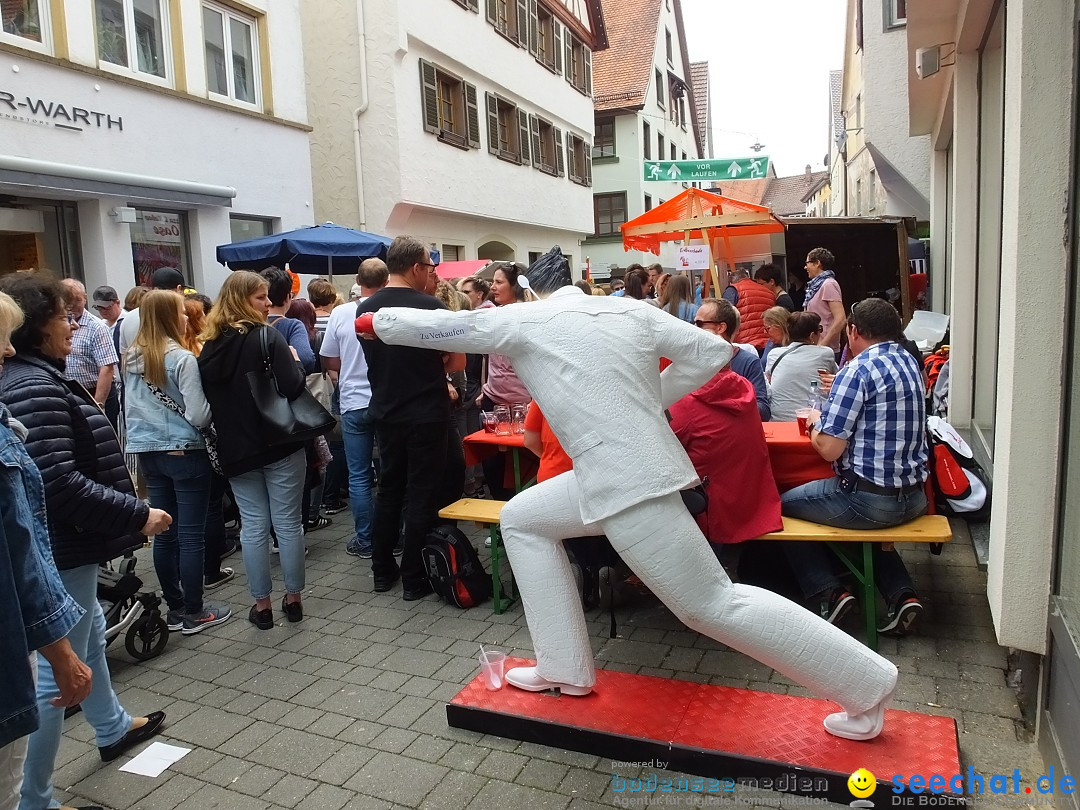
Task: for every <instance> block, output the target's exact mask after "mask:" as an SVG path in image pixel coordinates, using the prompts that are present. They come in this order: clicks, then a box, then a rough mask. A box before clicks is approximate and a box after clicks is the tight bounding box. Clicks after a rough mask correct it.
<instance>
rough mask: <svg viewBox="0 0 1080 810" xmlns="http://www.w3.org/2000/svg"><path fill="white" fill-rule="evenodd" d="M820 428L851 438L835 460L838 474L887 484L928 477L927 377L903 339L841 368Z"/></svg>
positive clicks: (910, 482) (873, 349) (870, 350)
mask: <svg viewBox="0 0 1080 810" xmlns="http://www.w3.org/2000/svg"><path fill="white" fill-rule="evenodd" d="M819 428H820V430H821V432H822V433H824V434H825V435H826V436H834V437H836V438H838V439H845V440H846V441H847V447H846V448H844V452H843V453H842V454H841V456H840V458H838V459H837V460H836V461H835V462H834V463H833V469H834V470H835V471H836V473H837V475H844V474H845V473H848V474H854V475H856V476H858V477H859V478H862V479H864V480H866V481H870V482H871V483H874V484H877V485H878V486H884V487H906V486H911V485H913V484H920V483H922V482H923V481H925V480H926V476H927V469H926V462H927V455H928V454H927V445H926V403H925V400H924V399H923V382H922V375H921V373H920V371H919V365H918V363H917V362H916V361H915V358H914V357H912V356H911V354H910V353H909V352H908V351H907V350H906V349H904V347H903V346H901V345H900V344H899V343H896V342H893V341H886V342H884V343H875V344H874V345H872V346H870V347H869V348H867V349H866V350H865V351H863V352H861V353H859V355H857V356H856V357H855V358H854V359H853V360H852V361H851V362H850V363H848V364H847V365H846V366H844V367H843V368H842V369H841V370H840V372H839V373H838V374H837V375H836V379H835V380H834V381H833V386H832V392H831V394H830V395H829V400H828V402H826V403H825V406H824V408H823V411H822V414H821V422H820V423H819Z"/></svg>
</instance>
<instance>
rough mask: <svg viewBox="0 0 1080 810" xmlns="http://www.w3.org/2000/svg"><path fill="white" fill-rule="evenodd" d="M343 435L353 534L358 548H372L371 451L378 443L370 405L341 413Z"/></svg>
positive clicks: (373, 505)
mask: <svg viewBox="0 0 1080 810" xmlns="http://www.w3.org/2000/svg"><path fill="white" fill-rule="evenodd" d="M341 437H342V439H343V440H344V443H345V459H346V461H347V462H348V464H349V503H350V505H351V506H352V513H353V529H354V532H355V533H354V535H353V539H352V543H351V544H350V545H354V546H355V547H356V548H358V549H362V550H365V551H367V550H370V549H371V524H372V520H373V519H374V513H375V500H374V497H373V496H372V491H371V451H372V448H373V447H374V446H375V426H374V425H372V424H371V420H370V419H368V410H367V408H360V409H359V410H356V411H345V413H343V414H342V415H341Z"/></svg>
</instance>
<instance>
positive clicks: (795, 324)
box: [765, 312, 836, 422]
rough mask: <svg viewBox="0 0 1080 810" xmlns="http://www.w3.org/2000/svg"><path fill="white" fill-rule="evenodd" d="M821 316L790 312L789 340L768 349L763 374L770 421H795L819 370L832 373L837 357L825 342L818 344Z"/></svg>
mask: <svg viewBox="0 0 1080 810" xmlns="http://www.w3.org/2000/svg"><path fill="white" fill-rule="evenodd" d="M821 331H822V328H821V318H819V317H818V315H817V314H816V313H814V312H793V313H792V314H791V317H790V319H789V320H788V335H789V336H790V337H791V344H790V345H788V346H783V347H780V348H776V349H773V350H772V351H771V352H769V361H768V363H766V365H765V378H766V380H767V381H768V383H769V403H770V405H771V406H772V421H773V422H794V421H795V411H796V410H798V409H799V408H805V407H806V401H807V398H808V397H809V396H810V383H811V382H812V381H817V380H818V371H824V372H827V373H830V374H831V373H835V371H836V358H835V357H834V356H833V350H832V349H830V348H829V347H828V346H819V345H818V340H819V339H820V338H821Z"/></svg>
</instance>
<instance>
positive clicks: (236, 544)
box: [221, 538, 240, 560]
mask: <svg viewBox="0 0 1080 810" xmlns="http://www.w3.org/2000/svg"><path fill="white" fill-rule="evenodd" d="M239 550H240V540H239V539H238V538H237V539H233V538H227V539H226V542H225V550H224V551H222V552H221V559H223V560H224V559H225V558H226V557H230V556H232V555H233V554H235V553H236V552H238V551H239Z"/></svg>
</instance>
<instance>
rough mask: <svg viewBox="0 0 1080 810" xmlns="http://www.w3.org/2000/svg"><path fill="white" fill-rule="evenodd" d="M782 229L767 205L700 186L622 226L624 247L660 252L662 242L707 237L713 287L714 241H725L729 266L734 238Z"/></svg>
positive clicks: (718, 281)
mask: <svg viewBox="0 0 1080 810" xmlns="http://www.w3.org/2000/svg"><path fill="white" fill-rule="evenodd" d="M783 232H784V223H782V222H781V221H780V220H779V219H777V218H776V217H775V216H773V214H772V211H770V210H769V209H768V208H767V207H765V206H763V205H755V204H753V203H748V202H743V201H742V200H736V199H733V198H731V197H722V196H720V195H719V194H710V193H709V192H707V191H702V190H701V189H697V188H688V189H686V191H684V192H682V193H681V194H679V195H678V196H676V197H672V198H671V199H670V200H668V201H667V202H665V203H664V204H663V205H659V206H657V207H656V208H653V209H652V210H651V211H646V212H645V213H644V214H642V215H641V216H640V217H637V218H636V219H632V220H630V221H629V222H627V223H626V224H625V225H623V226H622V237H623V249H624V250H647V251H649V252H650V253H656V254H659V253H660V243H661V242H674V241H678V240H683V241H686V242H689V241H690V240H691V239H704V240H705V243H706V244H707V245H709V255H710V261H709V266H710V269H711V270H712V282H713V285H714V289H720V280H719V279H718V278H717V275H716V264H715V262H713V261H712V253H713V251H714V250H715V249H716V248H715V247H714V245H716V244H717V243H718V242H719V243H722V245H723V251H724V255H725V258H726V259H727V264H728V267H734V260H733V257H734V254H733V253H732V250H731V239H733V238H737V237H740V236H758V235H761V234H769V233H783Z"/></svg>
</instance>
